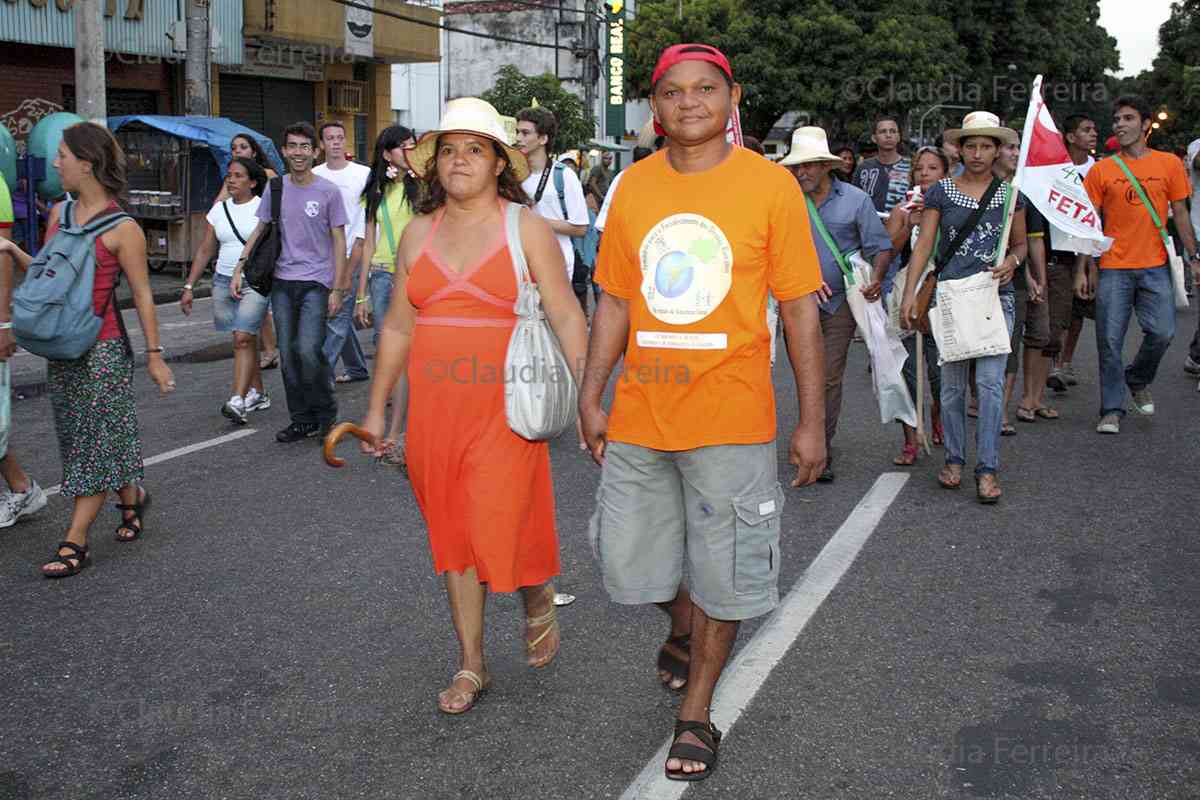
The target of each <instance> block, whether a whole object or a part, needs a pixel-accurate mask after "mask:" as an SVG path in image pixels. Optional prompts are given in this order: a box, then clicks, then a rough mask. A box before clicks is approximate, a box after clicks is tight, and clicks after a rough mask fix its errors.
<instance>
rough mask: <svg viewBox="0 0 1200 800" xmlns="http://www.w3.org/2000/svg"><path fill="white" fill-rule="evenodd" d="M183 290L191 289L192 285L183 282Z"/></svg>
mask: <svg viewBox="0 0 1200 800" xmlns="http://www.w3.org/2000/svg"><path fill="white" fill-rule="evenodd" d="M183 290H184V291H185V292H190V291H192V285H191V284H190V283H185V284H184V285H183Z"/></svg>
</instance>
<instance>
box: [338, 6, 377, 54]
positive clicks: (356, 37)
mask: <svg viewBox="0 0 1200 800" xmlns="http://www.w3.org/2000/svg"><path fill="white" fill-rule="evenodd" d="M355 1H356V2H357V3H358V4H359V5H363V6H370V7H371V8H372V9H373V8H374V7H375V0H355ZM345 8H346V52H347V53H350V54H351V55H356V56H363V57H364V58H372V57H374V55H375V14H374V12H373V11H371V10H370V9H366V8H356V7H355V6H346V7H345Z"/></svg>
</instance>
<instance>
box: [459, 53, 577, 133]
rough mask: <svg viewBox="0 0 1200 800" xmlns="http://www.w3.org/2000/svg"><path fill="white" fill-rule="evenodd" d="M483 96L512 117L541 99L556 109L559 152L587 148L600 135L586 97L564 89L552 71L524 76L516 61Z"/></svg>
mask: <svg viewBox="0 0 1200 800" xmlns="http://www.w3.org/2000/svg"><path fill="white" fill-rule="evenodd" d="M482 97H483V99H484V100H486V101H488V102H489V103H491V104H492V105H494V106H495V107H496V110H497V111H499V112H500V113H501V114H504V115H505V116H509V117H511V116H513V115H515V114H516V113H517V112H518V111H520V110H521V109H523V108H528V107H529V106H530V104H531V103H532V102H533V100H534V99H537V102H538V105H539V106H543V107H545V108H548V109H550V110H551V111H553V112H554V116H555V117H556V118H557V119H558V137H557V138H556V139H555V141H554V149H555V150H556V151H557V152H559V153H561V152H563V151H566V150H573V149H575V148H577V147H584V146H586V145H587V143H588V142H589V141H590V140H591V139H592V138H594V137H595V135H596V134H595V132H596V123H595V120H594V119H593V118H592V116H591V114H589V113H588V110H587V108H586V107H585V106H584V102H583V100H581V99H579V98H578V97H576V96H575V95H573V94H571V93H570V92H568V91H566V90H565V89H563V88H562V82H561V81H559V79H558V78H556V77H554V75H552V74H551V73H549V72H547V73H545V74H542V75H524V74H522V72H521V71H520V70H519V69H517V68H516V67H515V66H513V65H512V64H507V65H505V66H503V67H501V68H500V71H499V72H498V73H496V83H495V85H494V86H493V87H492V88H491V89H489V90H488V91H486V92H484V93H483V95H482Z"/></svg>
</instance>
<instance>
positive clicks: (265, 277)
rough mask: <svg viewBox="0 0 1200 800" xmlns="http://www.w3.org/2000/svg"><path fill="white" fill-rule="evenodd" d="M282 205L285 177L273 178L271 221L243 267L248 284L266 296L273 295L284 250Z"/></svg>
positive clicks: (243, 273) (227, 211)
mask: <svg viewBox="0 0 1200 800" xmlns="http://www.w3.org/2000/svg"><path fill="white" fill-rule="evenodd" d="M282 207H283V178H282V177H276V178H272V179H271V221H270V222H268V223H267V224H266V225H264V226H263V229H262V232H261V233H260V234H259V236H258V239H256V240H255V241H254V247H253V249H251V250H250V252H249V253H248V254H247V255H246V265H245V266H244V267H242V278H243V279H245V281H246V285H247V286H249V287H250V288H251V289H253V290H254V291H256V292H258V293H259V294H261V295H263V296H264V297H269V296H270V295H271V283H272V282H273V281H274V279H275V265H276V264H277V263H278V262H279V255H280V253H282V252H283V225H282V224H281V223H280V215H281V211H280V209H281V208H282ZM225 213H229V210H228V209H226V212H225ZM230 221H231V222H232V220H230ZM239 238H241V237H239Z"/></svg>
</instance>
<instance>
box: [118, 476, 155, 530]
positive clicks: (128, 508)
mask: <svg viewBox="0 0 1200 800" xmlns="http://www.w3.org/2000/svg"><path fill="white" fill-rule="evenodd" d="M138 493H139V494H138V496H139V498H140V499H139V500H138V502H136V503H131V504H129V505H126V504H124V503H117V508H118V509H120V511H121V524H120V525H118V526H117V533H116V536H115V537H114V538H115V539H116V540H117V541H118V542H134V541H137V540H138V539H140V538H142V534H143V533H144V532H145V531H144V529H143V528H142V515H143V514H144V513H145V511H146V509H147V508H149V507H150V492H149V490H147V489H143V488H142V487H141V486H139V487H138ZM125 514H133V516H132V517H131V518H129V519H125ZM123 531H128V533H125V534H124V535H122V532H123Z"/></svg>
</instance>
